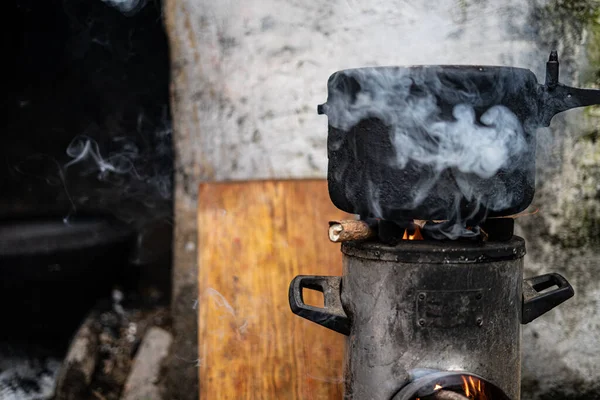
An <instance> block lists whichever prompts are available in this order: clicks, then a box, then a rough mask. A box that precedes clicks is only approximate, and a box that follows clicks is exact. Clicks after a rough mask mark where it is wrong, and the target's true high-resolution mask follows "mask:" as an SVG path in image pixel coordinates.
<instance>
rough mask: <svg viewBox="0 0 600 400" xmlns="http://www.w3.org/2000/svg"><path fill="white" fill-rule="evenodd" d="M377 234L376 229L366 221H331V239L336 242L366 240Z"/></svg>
mask: <svg viewBox="0 0 600 400" xmlns="http://www.w3.org/2000/svg"><path fill="white" fill-rule="evenodd" d="M375 235H376V232H375V230H374V229H373V228H372V227H371V226H370V225H369V224H368V223H366V222H365V221H361V220H352V219H350V220H342V221H329V240H331V241H332V242H334V243H340V242H348V241H351V240H365V239H369V238H371V237H374V236H375Z"/></svg>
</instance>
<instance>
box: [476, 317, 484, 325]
mask: <svg viewBox="0 0 600 400" xmlns="http://www.w3.org/2000/svg"><path fill="white" fill-rule="evenodd" d="M476 322H477V326H481V325H483V319H482V318H477V321H476Z"/></svg>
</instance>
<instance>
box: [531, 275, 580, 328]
mask: <svg viewBox="0 0 600 400" xmlns="http://www.w3.org/2000/svg"><path fill="white" fill-rule="evenodd" d="M552 286H557V288H556V289H553V290H551V291H549V292H544V293H540V292H541V291H543V290H545V289H548V288H551V287H552ZM574 294H575V291H574V290H573V287H572V286H571V284H570V283H569V282H568V281H567V280H566V279H565V278H564V277H563V276H562V275H560V274H557V273H551V274H545V275H540V276H536V277H533V278H528V279H524V280H523V308H522V314H521V323H522V324H528V323H530V322H531V321H533V320H534V319H536V318H537V317H539V316H541V315H543V314H545V313H547V312H548V311H550V310H552V309H553V308H554V307H556V306H558V305H559V304H561V303H564V302H565V301H567V300H568V299H570V298H571V297H573V295H574Z"/></svg>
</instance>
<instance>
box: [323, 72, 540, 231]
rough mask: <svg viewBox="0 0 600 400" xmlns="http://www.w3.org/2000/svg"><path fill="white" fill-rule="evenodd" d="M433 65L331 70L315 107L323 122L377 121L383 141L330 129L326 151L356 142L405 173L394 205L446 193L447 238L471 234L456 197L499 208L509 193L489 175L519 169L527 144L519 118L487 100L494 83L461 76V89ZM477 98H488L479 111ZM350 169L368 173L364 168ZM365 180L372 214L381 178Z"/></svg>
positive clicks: (346, 125)
mask: <svg viewBox="0 0 600 400" xmlns="http://www.w3.org/2000/svg"><path fill="white" fill-rule="evenodd" d="M438 68H439V67H423V68H362V69H355V70H346V71H343V73H342V74H340V73H338V74H334V75H333V76H332V78H331V80H330V82H329V97H328V100H327V103H326V104H325V105H324V106H323V111H324V112H325V113H326V114H327V116H328V119H329V125H330V126H332V127H334V128H336V129H338V130H339V131H342V132H346V133H348V132H350V131H352V130H353V129H354V128H355V127H356V126H357V125H358V124H359V123H361V122H363V121H366V120H373V119H375V120H378V121H380V122H381V123H382V124H383V125H384V126H385V127H386V128H387V129H386V131H387V132H388V134H389V138H387V139H386V140H387V142H386V143H389V144H390V145H389V146H387V145H385V144H382V143H384V142H383V141H381V140H378V139H375V138H372V139H373V140H369V138H367V137H362V138H361V137H360V135H369V134H377V133H376V132H375V133H372V132H371V131H368V130H365V131H364V132H363V131H360V133H356V134H355V136H354V137H353V138H352V139H351V140H350V139H348V138H347V137H346V136H345V135H338V136H336V135H331V134H330V138H329V139H330V140H329V144H328V146H329V151H330V153H331V152H337V151H340V149H341V148H342V146H350V147H353V149H352V151H354V153H355V154H354V156H349V157H347V158H352V157H354V158H356V157H359V156H357V152H359V151H360V150H358V148H361V147H364V148H365V150H364V153H363V154H367V155H366V156H364V157H369V161H368V162H369V163H371V164H372V165H375V164H379V165H381V164H383V165H384V167H381V168H387V169H389V170H394V171H396V172H398V171H406V173H407V174H410V175H411V176H412V178H411V179H412V181H414V182H413V185H411V187H407V188H404V191H405V192H406V193H403V194H402V196H401V197H399V198H397V199H396V198H395V199H394V202H395V204H394V207H395V208H397V209H402V210H412V209H417V208H418V207H421V206H422V205H423V203H424V201H425V200H426V199H429V198H431V197H432V196H433V197H439V198H444V199H450V200H448V201H449V202H451V204H452V205H453V207H452V208H453V210H446V211H444V212H445V213H446V214H448V213H449V215H450V218H449V219H450V220H452V223H451V224H446V225H444V227H443V229H442V232H441V233H442V234H443V235H444V236H446V237H449V238H452V239H455V238H457V237H460V236H470V235H471V236H472V235H474V234H477V231H475V232H473V231H469V230H467V229H466V226H465V221H466V220H468V219H469V216H465V215H461V210H460V204H461V202H463V201H465V200H466V201H469V202H472V203H475V204H476V205H475V209H474V210H473V213H477V212H479V211H480V210H481V209H482V207H483V209H485V210H492V211H494V210H501V209H503V208H504V207H506V206H507V205H508V204H510V203H512V202H513V200H516V199H515V198H514V196H515V193H513V191H511V190H507V188H505V187H503V184H502V182H501V181H500V180H498V179H496V178H495V177H496V174H498V173H499V172H500V171H505V172H506V171H514V170H515V169H517V168H520V167H521V166H522V161H523V160H524V159H525V157H524V156H525V155H526V154H527V153H528V152H529V151H530V148H529V144H528V141H527V138H526V134H525V131H524V129H523V126H522V124H521V121H520V120H519V118H518V117H517V116H516V115H515V114H514V113H513V112H512V111H511V110H510V109H508V108H507V107H505V106H502V105H494V96H496V97H499V96H500V95H501V93H502V90H503V88H502V87H499V88H498V90H497V94H495V93H492V94H490V93H489V91H488V92H486V93H485V94H484V93H479V92H478V91H477V88H476V87H475V86H476V84H475V83H469V82H466V83H465V86H466V88H467V90H464V89H462V88H456V87H455V86H453V85H449V83H448V82H446V81H444V80H443V79H441V78H440V75H439V73H438V71H439V69H438ZM469 85H470V86H469ZM484 97H485V98H484ZM440 98H443V99H450V101H449V104H450V105H451V106H450V108H449V107H448V105H447V104H446V105H445V104H440V101H439V99H440ZM484 104H490V105H489V106H488V107H486V108H485V109H483V110H482V109H481V108H482V105H484ZM444 107H445V108H446V109H445V108H444ZM448 108H449V109H448ZM476 108H477V110H476ZM351 141H352V142H351ZM359 141H360V144H358V142H359ZM386 146H387V147H391V149H387V148H386ZM362 161H365V160H362ZM362 161H361V162H362ZM337 168H339V169H341V170H344V169H346V168H348V166H347V165H338V166H337ZM378 171H379V170H378ZM446 171H452V174H451V176H452V180H453V182H451V184H450V183H449V182H446V180H448V174H447V173H446V174H445V172H446ZM330 172H331V171H330ZM358 174H363V175H362V177H367V175H368V173H365V172H364V171H360V172H358ZM378 179H381V177H380V176H379V177H378ZM362 183H364V182H362ZM398 184H404V185H406V182H399V183H398ZM490 184H492V185H494V190H493V191H494V195H493V196H481V195H480V194H481V193H484V192H486V191H488V192H489V185H490ZM486 185H487V186H488V187H486ZM366 186H367V192H368V195H369V197H370V204H369V210H368V211H369V213H370V214H371V216H372V217H375V218H381V217H382V215H381V213H382V211H381V210H382V209H384V208H385V206H386V204H381V200H380V199H381V197H382V193H381V192H382V190H383V189H382V188H381V186H382V185H381V182H371V181H369V182H366ZM440 191H445V192H444V193H440ZM516 195H517V196H520V195H522V194H519V193H517V194H516ZM452 199H454V200H452ZM465 217H466V218H465Z"/></svg>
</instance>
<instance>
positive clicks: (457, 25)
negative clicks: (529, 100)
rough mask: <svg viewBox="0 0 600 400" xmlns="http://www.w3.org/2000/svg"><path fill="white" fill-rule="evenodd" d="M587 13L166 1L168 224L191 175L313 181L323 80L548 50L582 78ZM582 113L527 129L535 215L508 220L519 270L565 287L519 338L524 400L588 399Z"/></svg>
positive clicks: (591, 135)
mask: <svg viewBox="0 0 600 400" xmlns="http://www.w3.org/2000/svg"><path fill="white" fill-rule="evenodd" d="M596 8H597V7H595V2H593V1H588V0H579V1H566V0H563V1H560V2H559V1H553V2H531V1H527V0H506V1H498V2H491V1H482V0H441V1H438V2H415V1H409V0H377V1H366V0H365V1H359V0H330V1H311V2H307V1H299V0H246V1H243V2H241V1H235V0H227V1H225V0H224V1H208V0H179V1H176V0H166V8H165V10H166V17H167V26H168V31H169V35H170V41H171V55H172V96H173V100H172V109H173V119H174V135H175V150H176V154H177V160H176V164H177V165H176V187H175V192H176V210H175V213H176V226H177V224H180V226H184V225H186V224H187V222H186V221H187V220H189V217H190V215H193V212H194V210H195V201H196V190H197V184H198V182H200V181H202V180H234V179H260V178H300V177H325V173H326V172H325V171H326V165H327V159H326V147H325V145H326V138H327V123H326V118H325V117H324V116H318V115H316V112H315V111H316V105H317V104H319V103H323V102H324V101H325V100H326V96H327V93H326V83H327V78H328V76H329V75H330V74H331V73H332V72H334V71H336V70H339V69H343V68H352V67H361V66H377V65H406V64H492V65H493V64H500V65H512V66H519V67H525V68H529V69H531V70H532V71H533V72H534V73H536V75H537V76H538V77H539V78H540V79H541V80H542V81H543V77H544V68H545V61H546V59H547V56H548V53H549V51H550V50H551V49H552V48H556V49H558V51H559V55H560V60H561V81H562V82H564V83H567V84H576V83H577V82H578V81H579V80H581V79H584V82H582V83H585V84H588V86H589V85H591V84H593V83H594V82H592V81H593V80H594V79H595V78H594V77H596V76H597V75H595V72H594V68H593V64H590V63H588V62H587V61H586V60H587V59H588V58H589V57H588V55H589V54H591V53H593V51H592V50H594V49H596V48H595V47H594V45H593V40H590V37H591V38H592V39H593V38H594V37H595V36H594V34H593V33H594V29H593V25H594V21H595V19H596V15H595V13H596V12H595V9H596ZM590 43H591V44H590ZM587 50H590V51H589V52H588V51H587ZM596 52H597V50H596ZM578 72H584V73H582V74H579V73H578ZM585 77H587V78H585ZM590 77H592V78H593V79H591V78H590ZM586 115H587V117H586ZM594 118H595V117H593V116H592V115H591V112H590V111H587V112H586V113H584V112H582V111H571V112H569V113H568V118H567V117H557V118H555V120H554V121H553V126H552V128H550V129H546V130H543V131H542V132H540V135H539V142H540V145H539V155H538V169H539V173H538V178H539V179H538V194H537V195H536V199H535V202H534V205H536V206H538V207H540V212H539V213H538V214H536V215H534V216H529V217H524V218H522V219H521V220H519V233H520V234H521V235H523V236H524V237H525V238H526V239H527V240H528V249H529V255H528V256H527V272H526V273H527V275H534V274H537V273H541V272H546V271H556V272H561V273H563V274H564V275H565V276H566V277H567V278H568V279H569V280H570V281H571V282H572V283H573V285H574V286H575V288H576V291H577V294H576V298H575V299H572V300H570V301H569V302H568V303H567V304H564V305H562V306H561V307H560V308H558V309H556V310H554V311H552V312H550V313H548V314H547V315H545V316H543V317H542V318H540V319H539V320H536V321H535V322H534V323H532V324H531V325H530V326H526V327H525V328H524V356H523V375H524V376H523V377H524V394H523V398H524V399H528V400H529V399H531V400H536V399H560V398H565V399H579V398H593V397H594V396H592V395H591V393H600V387H599V386H598V384H597V383H596V382H598V381H600V380H599V379H598V378H600V368H599V367H598V366H600V351H598V350H597V349H598V348H600V334H599V333H598V332H600V329H598V328H599V325H600V315H598V312H599V311H600V307H599V306H600V304H599V301H600V300H598V298H599V297H598V295H599V294H600V288H599V287H600V284H598V280H597V279H596V278H595V277H596V276H597V274H596V273H595V272H596V271H597V270H598V267H597V266H596V263H595V256H596V255H597V254H598V250H599V246H600V240H599V238H598V233H599V232H600V223H599V222H598V218H599V217H600V204H599V200H598V199H599V198H600V196H598V187H599V186H598V183H599V182H600V179H598V178H600V176H598V175H599V173H600V168H599V165H600V164H599V162H600V156H599V155H598V154H600V153H599V151H598V145H597V136H598V134H597V130H596V128H595V126H596V125H597V124H596V123H595V120H594ZM187 225H189V224H187ZM176 235H177V233H176ZM186 235H188V233H185V234H184V233H180V235H179V237H180V238H187V237H189V236H186ZM187 240H188V239H185V240H184V239H180V240H179V243H180V245H177V243H178V241H177V239H176V250H175V251H176V253H177V252H178V253H179V254H180V256H181V255H182V254H184V255H185V254H187V255H186V256H185V257H184V258H185V262H183V261H182V262H181V263H180V264H181V265H179V266H178V265H177V264H178V263H177V262H176V265H175V268H176V269H178V270H179V271H183V272H184V274H183V275H182V276H188V274H192V273H193V272H194V271H195V269H194V268H195V265H194V264H192V263H193V258H194V255H193V252H192V253H190V248H189V246H184V243H187ZM177 246H179V247H177ZM186 252H187V253H186ZM182 257H183V256H182ZM176 260H177V256H176ZM190 276H191V275H190ZM184 282H187V283H185V285H184ZM181 285H182V286H185V287H186V289H185V290H182V291H181V293H186V295H185V296H183V297H182V298H180V299H179V300H180V301H181V302H184V303H185V302H189V303H190V304H191V302H192V299H191V298H187V297H189V296H192V292H193V290H191V289H190V286H189V280H187V281H186V280H184V279H183V280H182V283H181ZM176 291H177V288H176ZM182 304H183V303H182ZM185 304H187V303H185ZM578 396H579V397H578ZM581 396H583V397H581ZM586 396H587V397H586Z"/></svg>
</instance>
